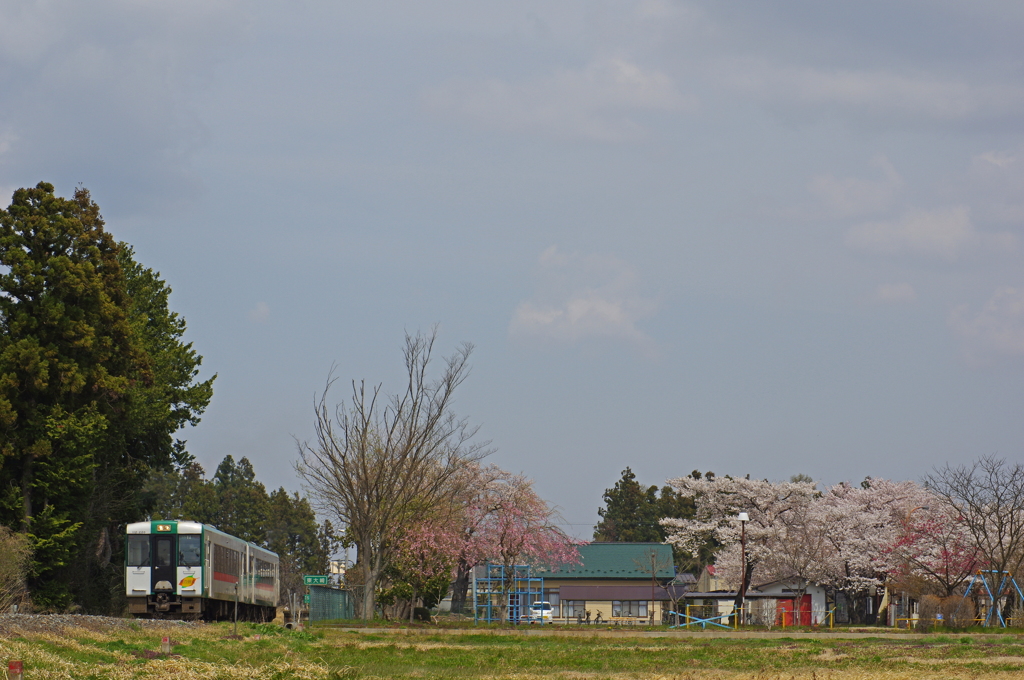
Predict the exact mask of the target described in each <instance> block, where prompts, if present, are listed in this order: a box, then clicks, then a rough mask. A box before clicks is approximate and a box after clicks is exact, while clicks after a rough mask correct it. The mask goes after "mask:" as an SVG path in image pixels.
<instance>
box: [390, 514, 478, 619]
mask: <svg viewBox="0 0 1024 680" xmlns="http://www.w3.org/2000/svg"><path fill="white" fill-rule="evenodd" d="M449 520H450V518H448V517H443V516H442V517H438V516H430V515H426V516H423V517H420V518H418V519H416V520H414V521H412V522H410V523H409V524H407V525H405V526H403V527H401V528H400V529H399V530H398V532H397V533H398V534H399V535H398V536H397V537H396V540H395V556H394V559H393V562H392V565H391V569H390V572H391V573H392V574H393V575H394V577H395V580H396V581H398V582H400V583H401V584H402V585H403V586H404V587H406V588H408V589H409V590H410V597H409V620H410V621H412V620H413V617H414V615H415V609H416V606H417V603H418V600H419V598H420V597H421V596H422V595H423V594H424V592H425V591H426V590H427V589H428V588H431V587H441V588H443V590H444V591H447V589H448V584H449V583H450V582H451V576H452V574H453V572H454V569H455V565H456V564H457V562H458V559H459V556H460V554H461V553H462V549H463V544H464V540H463V535H462V532H461V530H460V527H459V526H458V524H457V523H453V522H451V521H449ZM442 595H443V593H442Z"/></svg>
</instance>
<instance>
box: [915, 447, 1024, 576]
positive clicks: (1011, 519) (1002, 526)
mask: <svg viewBox="0 0 1024 680" xmlns="http://www.w3.org/2000/svg"><path fill="white" fill-rule="evenodd" d="M925 482H926V483H927V485H928V486H929V487H930V488H931V490H932V492H933V493H934V494H935V495H936V496H938V497H939V498H941V499H942V500H943V501H945V502H946V503H948V504H949V505H950V506H952V507H953V508H954V509H955V510H956V511H957V512H958V513H959V514H960V517H961V519H962V521H963V525H964V526H965V527H966V530H967V532H968V533H969V534H970V535H971V537H972V538H973V539H974V542H975V544H976V545H977V547H978V549H979V551H980V553H981V556H980V557H981V560H982V562H983V563H984V564H985V565H986V566H987V568H988V569H992V570H995V571H1009V572H1011V573H1016V572H1018V571H1019V568H1020V566H1021V564H1022V562H1024V466H1022V465H1021V464H1020V463H1015V464H1013V465H1010V464H1009V463H1007V462H1006V460H1004V459H1002V458H996V457H995V456H985V457H983V458H979V459H978V460H976V461H974V462H973V463H971V464H970V465H961V466H959V467H950V466H949V465H946V466H945V467H942V468H936V469H935V471H934V473H933V474H930V475H928V476H927V477H926V478H925Z"/></svg>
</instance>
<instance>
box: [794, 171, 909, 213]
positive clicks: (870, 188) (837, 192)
mask: <svg viewBox="0 0 1024 680" xmlns="http://www.w3.org/2000/svg"><path fill="white" fill-rule="evenodd" d="M872 165H874V166H876V167H877V168H879V169H880V170H881V171H882V177H881V179H877V180H870V179H860V178H857V177H846V178H843V179H837V178H836V177H835V176H834V175H832V174H825V175H818V176H816V177H814V178H813V179H812V180H811V182H810V184H809V185H808V189H809V190H810V191H811V193H813V194H815V195H817V196H818V198H819V199H821V201H822V202H823V203H824V204H825V205H826V206H827V207H828V208H829V210H830V211H831V212H832V213H833V214H834V216H836V217H850V216H853V215H865V214H870V213H876V212H879V211H881V210H885V209H886V208H888V207H890V206H891V205H892V202H893V199H895V197H896V195H897V193H898V192H899V190H900V189H902V188H903V177H901V176H900V174H899V173H898V172H896V168H894V167H893V166H892V163H890V162H889V160H888V159H887V158H885V156H877V157H875V159H874V160H873V161H872Z"/></svg>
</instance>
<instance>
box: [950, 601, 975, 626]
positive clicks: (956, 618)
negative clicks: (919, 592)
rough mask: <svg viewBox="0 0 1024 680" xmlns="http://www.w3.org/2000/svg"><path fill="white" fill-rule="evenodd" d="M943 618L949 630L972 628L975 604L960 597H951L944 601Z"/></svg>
mask: <svg viewBox="0 0 1024 680" xmlns="http://www.w3.org/2000/svg"><path fill="white" fill-rule="evenodd" d="M942 616H943V617H944V618H945V619H946V626H947V627H949V628H970V627H971V626H973V625H974V617H975V616H976V611H975V608H974V602H973V601H971V600H969V599H964V598H963V597H961V596H960V595H951V596H950V597H947V598H945V599H944V600H943V601H942Z"/></svg>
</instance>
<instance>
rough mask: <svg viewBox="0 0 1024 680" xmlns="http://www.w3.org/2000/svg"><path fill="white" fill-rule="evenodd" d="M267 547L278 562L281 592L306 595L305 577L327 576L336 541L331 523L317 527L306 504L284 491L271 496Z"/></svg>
mask: <svg viewBox="0 0 1024 680" xmlns="http://www.w3.org/2000/svg"><path fill="white" fill-rule="evenodd" d="M266 527H267V531H266V545H267V547H268V548H269V549H270V550H273V551H274V552H276V553H277V554H278V556H279V557H280V559H281V591H282V593H284V592H291V593H301V592H304V591H305V586H304V585H303V582H302V577H303V575H305V574H326V573H327V571H328V569H329V566H330V565H329V562H330V559H331V555H333V554H334V552H335V550H337V548H338V539H337V537H336V536H335V535H334V528H333V527H332V526H331V524H330V522H327V521H325V522H324V524H323V525H321V526H317V522H316V513H314V512H313V508H312V506H310V504H309V500H308V499H306V498H303V497H302V496H300V495H299V494H298V493H295V494H291V495H289V494H288V492H287V491H285V490H284V487H281V488H279V489H278V490H277V491H274V492H273V493H271V494H270V502H269V515H268V517H267V521H266Z"/></svg>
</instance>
